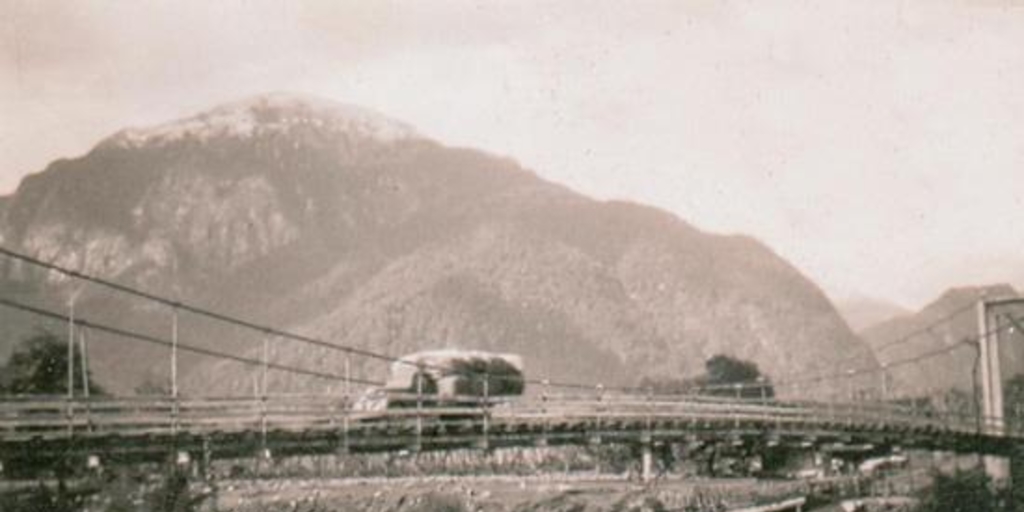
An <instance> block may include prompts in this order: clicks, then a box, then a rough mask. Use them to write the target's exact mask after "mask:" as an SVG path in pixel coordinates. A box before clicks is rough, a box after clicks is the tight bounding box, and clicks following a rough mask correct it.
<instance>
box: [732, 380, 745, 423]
mask: <svg viewBox="0 0 1024 512" xmlns="http://www.w3.org/2000/svg"><path fill="white" fill-rule="evenodd" d="M732 387H733V389H734V390H735V392H736V402H735V403H734V404H733V406H732V415H733V426H734V427H736V428H740V410H741V407H740V405H741V401H742V400H743V384H742V383H739V382H737V383H735V384H733V385H732Z"/></svg>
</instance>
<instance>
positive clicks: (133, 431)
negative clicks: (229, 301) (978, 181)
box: [0, 248, 1024, 478]
mask: <svg viewBox="0 0 1024 512" xmlns="http://www.w3.org/2000/svg"><path fill="white" fill-rule="evenodd" d="M0 256H2V257H5V258H9V259H13V260H16V261H18V262H20V263H21V264H27V265H31V266H35V267H38V268H41V269H43V270H45V271H47V272H53V273H56V274H59V275H61V276H63V277H64V278H67V279H71V280H78V281H83V282H88V283H92V284H95V285H97V286H102V287H105V288H107V289H110V290H113V291H114V292H116V293H119V294H125V295H128V296H131V297H135V298H137V299H140V300H144V301H148V302H152V303H154V304H156V305H158V306H162V307H165V308H167V309H168V310H169V313H170V315H171V318H172V321H171V325H172V328H171V332H170V337H169V338H163V337H158V336H154V335H152V334H146V333H141V332H137V331H133V330H131V329H128V328H125V327H119V326H115V325H109V324H105V323H101V322H97V321H94V320H92V319H89V318H86V317H82V316H81V315H78V316H76V314H75V304H74V299H72V300H71V301H70V303H69V304H68V309H67V311H55V310H52V309H47V308H44V307H42V306H39V305H33V304H27V303H24V302H20V301H17V300H12V299H9V298H0V307H5V308H10V309H13V310H17V311H21V312H23V313H26V314H30V315H36V316H39V317H41V318H47V319H50V320H54V321H60V322H64V323H66V325H67V329H68V333H67V344H68V355H69V357H68V359H67V361H68V367H67V379H68V381H67V384H68V386H67V389H68V394H67V395H66V396H60V397H54V396H47V397H41V396H24V397H23V396H10V397H5V398H4V399H3V400H0V463H2V464H3V467H4V468H10V467H16V466H17V465H18V464H21V463H28V462H29V461H31V462H32V463H33V464H39V463H41V462H42V463H45V462H47V461H52V463H54V464H57V463H59V462H60V461H67V460H90V461H91V460H100V459H103V460H116V461H119V462H122V463H132V462H142V461H160V460H166V459H167V457H168V454H169V453H174V454H178V455H179V456H183V457H184V458H186V459H189V460H196V461H200V462H202V463H209V462H210V461H212V460H214V459H217V458H238V457H246V456H253V455H254V454H269V453H274V454H275V456H276V455H281V456H287V455H300V454H323V453H334V454H348V453H367V452H408V451H427V450H454V449H461V448H479V449H492V448H501V447H518V446H555V445H569V444H576V445H593V444H605V443H608V444H631V445H635V446H637V447H639V448H640V450H639V451H640V454H641V455H640V457H641V459H642V466H643V473H644V474H645V475H648V476H649V474H650V472H651V459H652V449H653V447H656V446H665V445H671V444H673V443H690V444H693V443H704V444H712V445H714V444H723V443H725V444H729V445H733V446H745V447H747V448H748V449H750V450H752V451H758V450H769V449H772V448H775V447H800V448H810V449H814V450H819V451H836V452H841V451H846V452H848V451H850V450H851V449H856V447H860V449H861V450H863V451H864V452H865V453H869V452H871V453H877V452H878V451H879V450H882V451H884V450H888V449H892V448H897V447H898V448H902V449H921V450H932V451H943V452H956V453H973V454H979V455H984V456H987V457H988V458H989V459H988V460H989V461H990V463H988V466H989V469H990V473H993V474H994V475H995V476H996V477H999V478H1005V476H1006V475H1005V473H1006V472H1007V468H1008V466H1007V463H1006V458H1008V457H1017V455H1018V453H1024V452H1021V449H1022V448H1024V422H1020V421H1018V420H1017V418H1015V417H1010V418H1007V417H1005V416H1004V414H1003V404H1002V389H1001V386H1002V378H1001V375H1000V370H999V340H1000V334H1001V333H1004V332H1007V331H1012V330H1014V329H1016V330H1021V329H1020V321H1021V319H1020V318H1016V317H1013V316H1009V315H1001V316H997V313H998V312H999V311H1000V308H1003V307H1005V306H1007V305H1012V304H1016V303H1018V302H1024V301H1021V300H1020V299H1006V300H998V301H981V302H980V303H979V304H977V306H976V307H972V308H973V309H974V310H975V311H976V312H977V319H978V326H979V332H978V335H977V337H975V338H974V339H973V340H968V341H970V342H972V343H961V344H957V345H952V346H949V347H943V348H941V349H938V350H932V351H930V352H926V353H921V354H914V355H912V356H910V357H907V358H905V359H902V360H898V361H893V362H890V363H889V364H888V365H886V366H885V367H881V368H878V367H870V368H860V369H857V368H855V369H848V370H845V371H842V372H836V373H834V374H821V375H806V376H799V377H795V378H790V379H787V380H785V381H778V382H773V383H772V384H771V385H772V386H774V387H775V388H779V387H783V386H807V385H813V384H820V383H823V382H829V381H833V382H834V381H842V380H852V379H853V378H854V377H856V376H858V375H868V374H872V373H879V374H880V377H881V382H882V392H881V396H880V397H879V399H878V400H873V401H867V400H859V401H858V400H829V401H794V400H777V399H775V398H774V397H769V396H768V395H767V394H766V393H765V392H764V390H765V386H766V383H764V382H758V383H747V384H738V385H735V386H733V387H734V388H735V390H736V394H735V396H722V394H721V393H718V394H716V395H715V396H707V395H702V394H700V393H690V394H684V395H667V394H658V393H654V392H652V391H651V390H649V389H636V388H627V387H623V388H615V387H607V388H606V387H604V386H601V385H599V384H593V383H572V382H555V381H551V380H546V379H543V380H529V379H528V380H527V383H528V384H529V385H530V386H531V387H532V388H534V389H536V390H539V392H535V393H532V394H530V395H527V396H523V397H516V398H514V399H510V398H508V397H497V396H495V397H492V396H488V395H487V393H486V391H485V392H484V394H483V395H482V396H464V397H459V396H455V397H448V398H446V399H444V400H440V399H439V398H437V397H436V396H430V395H429V394H426V393H423V391H422V389H420V390H414V391H411V392H409V393H407V395H406V396H403V397H401V398H402V400H401V401H402V403H404V404H407V405H406V406H403V407H401V408H393V409H386V410H380V411H367V410H360V409H359V408H358V407H356V402H357V400H356V397H357V389H356V388H358V387H364V386H380V385H381V384H382V383H381V382H377V381H373V380H370V379H365V378H360V377H356V376H353V375H352V374H351V371H350V369H349V360H350V358H367V359H373V360H377V361H384V362H389V363H395V362H399V363H400V362H401V360H400V359H399V358H397V357H395V356H392V355H388V354H382V353H378V352H374V351H371V350H367V349H362V348H356V347H350V346H345V345H340V344H336V343H332V342H329V341H326V340H322V339H317V338H313V337H309V336H304V335H300V334H296V333H292V332H288V331H285V330H282V329H278V328H275V327H273V326H269V325H260V324H258V323H254V322H251V321H249V320H245V319H240V318H235V317H232V316H228V315H224V314H221V313H218V312H214V311H211V310H208V309H205V308H202V307H198V306H195V305H192V304H187V303H182V302H179V301H175V300H171V299H168V298H166V297H162V296H159V295H155V294H152V293H149V292H146V291H142V290H139V289H135V288H131V287H128V286H125V285H122V284H119V283H116V282H112V281H109V280H106V279H102V278H99V277H95V276H91V275H87V274H84V273H82V272H79V271H76V270H73V269H69V268H65V267H62V266H58V265H55V264H53V263H50V262H46V261H43V260H40V259H37V258H34V257H31V256H28V255H25V254H21V253H18V252H15V251H11V250H9V249H5V248H0ZM969 311H970V309H967V308H964V309H962V310H959V311H955V312H953V313H952V314H951V315H949V316H947V317H946V318H943V319H940V320H939V322H944V321H949V320H950V319H951V318H952V317H954V316H956V315H959V314H965V313H967V312H969ZM183 312H185V313H189V314H193V315H198V316H202V317H205V318H207V319H210V320H213V321H216V322H223V323H226V324H229V325H233V326H236V327H239V328H243V329H249V330H252V331H254V332H256V333H259V334H260V335H261V336H262V339H263V351H262V356H261V357H249V356H244V355H238V354H232V353H227V352H221V351H217V350H215V349H211V348H206V347H203V346H199V345H195V344H189V343H186V342H184V341H183V340H180V339H179V333H178V316H179V314H181V313H183ZM85 332H102V333H106V334H108V335H111V336H117V337H120V338H124V339H127V340H130V341H134V342H139V343H151V344H157V345H162V346H166V347H168V348H169V349H170V354H171V359H170V366H171V371H170V375H171V389H170V391H169V393H168V394H166V395H162V396H148V397H109V396H90V395H89V387H90V386H89V383H88V382H87V376H88V372H87V364H88V363H87V358H86V357H85V355H86V354H87V353H88V349H87V337H86V336H85V335H84V333H85ZM916 334H917V333H911V334H909V335H907V336H906V337H904V338H901V339H898V340H894V341H893V342H892V343H891V345H895V344H900V343H904V342H906V341H907V340H909V339H910V338H912V337H913V336H914V335H916ZM274 337H278V338H284V339H290V340H293V341H296V342H299V343H304V344H308V345H310V346H316V347H320V348H324V349H328V350H333V351H338V352H341V353H342V354H343V355H344V357H345V365H344V372H341V373H332V372H325V371H322V370H314V369H310V368H303V367H298V366H293V365H289V364H284V363H280V362H275V361H273V360H271V359H270V357H269V355H268V354H269V351H268V343H269V340H270V339H271V338H274ZM76 346H78V347H79V348H78V350H80V351H81V354H82V357H79V358H77V361H76V358H75V357H74V353H75V350H76ZM965 346H968V347H969V346H974V347H975V348H977V354H978V358H977V359H978V368H979V369H980V372H979V375H978V380H979V384H980V388H981V389H980V391H981V393H980V395H981V396H980V402H981V407H979V408H978V410H977V411H975V412H973V413H963V412H955V411H954V412H940V411H935V410H932V409H928V408H922V407H918V406H915V405H914V404H907V403H900V402H898V401H895V400H891V399H888V398H890V397H889V395H890V394H891V392H892V391H891V390H890V389H888V387H889V384H888V380H887V378H886V377H887V373H886V372H888V371H891V370H892V368H894V367H896V366H901V365H911V364H916V363H919V362H921V361H924V360H927V359H930V358H932V357H938V356H941V355H944V354H947V353H949V352H952V351H955V350H960V349H962V348H963V347H965ZM179 352H190V353H193V354H197V355H200V356H204V357H212V358H220V359H225V360H231V361H235V362H238V363H242V364H245V365H249V366H252V367H253V368H256V369H258V370H260V371H261V373H262V386H261V389H260V390H259V392H258V393H255V394H254V396H251V397H242V398H239V397H230V398H213V397H183V396H181V394H180V393H179V386H178V382H177V374H178V357H179ZM76 364H80V367H79V368H78V369H76V368H75V365H76ZM271 369H272V370H275V371H281V372H287V373H294V374H298V375H304V376H307V377H311V378H317V379H325V380H330V381H336V382H340V383H342V384H343V389H344V391H343V392H340V393H332V394H322V395H275V394H272V393H269V392H268V390H267V385H266V375H267V372H268V371H269V370H271ZM421 369H422V368H421ZM472 377H474V378H482V379H484V382H485V383H487V382H490V381H491V379H493V378H494V376H488V375H473V376H472ZM76 378H78V379H83V382H82V385H81V387H79V389H81V392H80V393H78V394H76V393H75V389H76V385H75V384H76ZM749 386H755V388H756V387H760V389H761V393H760V396H751V394H750V393H744V392H742V391H744V388H746V387H749ZM484 389H485V390H486V389H487V386H486V384H485V386H484ZM719 391H721V390H719ZM756 394H757V393H754V395H756ZM850 398H852V393H851V397H850Z"/></svg>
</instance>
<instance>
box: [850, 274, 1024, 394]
mask: <svg viewBox="0 0 1024 512" xmlns="http://www.w3.org/2000/svg"><path fill="white" fill-rule="evenodd" d="M1019 296H1020V294H1019V292H1018V291H1017V290H1015V289H1014V288H1013V287H1012V286H1010V285H1007V284H997V285H990V286H970V287H960V288H952V289H950V290H947V291H946V292H945V293H943V294H942V296H940V297H939V298H937V299H936V300H935V301H933V302H931V303H929V304H928V305H927V306H925V307H924V308H923V309H921V311H918V312H915V313H909V314H906V315H903V316H899V317H896V318H893V319H890V320H888V321H885V322H882V323H880V324H877V325H874V326H872V327H869V328H868V329H866V330H864V331H862V332H861V336H862V337H863V338H864V340H865V341H867V343H869V344H870V345H871V347H872V349H873V350H874V351H875V356H876V357H877V358H878V361H879V362H880V363H881V364H882V365H883V366H887V365H892V364H893V363H894V362H897V361H901V360H907V359H911V358H915V357H917V356H920V355H921V354H930V353H937V355H935V356H934V357H928V358H927V359H925V360H922V361H920V362H917V363H915V364H913V365H900V366H898V367H893V368H891V369H890V370H889V373H890V376H891V378H892V379H893V386H892V387H893V392H894V393H895V394H899V395H904V396H911V395H917V396H923V395H928V394H941V393H943V392H945V391H947V390H949V389H959V390H960V391H965V392H970V391H972V390H973V386H974V384H973V379H974V375H973V368H974V364H975V358H976V357H977V348H976V343H975V340H976V339H977V337H978V336H979V330H978V315H977V309H976V306H977V304H978V301H979V300H981V299H983V298H987V299H997V298H1008V297H1019ZM1020 313H1021V314H1024V311H1021V312H1020ZM1002 336H1003V338H1002V339H1003V341H1002V342H1001V343H1000V345H1001V347H1003V349H1002V351H1001V355H1002V357H1001V359H1002V366H1003V376H1004V377H1006V378H1009V377H1010V376H1012V375H1014V374H1016V373H1020V372H1024V353H1022V352H1021V351H1020V350H1015V349H1014V347H1015V345H1019V343H1013V341H1012V340H1010V339H1009V338H1008V337H1007V336H1019V334H1007V333H1003V334H1002ZM945 349H949V351H948V352H943V351H944V350H945Z"/></svg>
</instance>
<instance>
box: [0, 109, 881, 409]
mask: <svg viewBox="0 0 1024 512" xmlns="http://www.w3.org/2000/svg"><path fill="white" fill-rule="evenodd" d="M0 208H2V214H0V236H2V238H3V244H4V246H6V247H9V248H12V249H15V250H18V251H23V252H26V253H28V254H31V255H34V256H37V257H39V258H42V259H45V260H47V261H53V262H56V263H59V264H61V265H66V266H69V267H72V268H75V269H80V270H82V271H85V272H88V273H92V274H96V275H101V276H105V277H107V278H109V279H113V280H116V281H117V282H120V283H124V284H127V285H130V286H136V287H139V288H143V289H145V290H148V291H151V292H153V293H155V294H158V295H163V296H168V297H172V298H177V299H180V300H182V301H187V302H190V303H195V304H200V305H203V306H205V307H209V308H211V309H214V310H216V311H220V312H224V313H227V314H232V315H237V316H240V317H243V318H247V319H252V320H254V321H258V322H260V323H264V324H271V325H275V326H284V327H286V328H288V329H290V330H293V331H297V332H301V333H305V334H308V335H311V336H316V337H320V338H323V339H326V340H330V341H331V342H332V343H338V344H347V345H352V346H356V347H361V348H367V349H372V350H375V351H380V352H386V353H389V354H405V353H409V352H413V351H416V350H419V349H427V348H467V349H497V350H501V351H506V352H516V353H519V354H522V355H523V356H524V358H525V362H526V369H527V374H528V376H529V377H533V378H545V377H548V378H552V379H553V380H569V381H581V382H592V383H597V382H603V383H606V384H608V385H612V384H634V383H636V382H637V381H639V379H640V378H641V377H643V376H693V375H695V374H697V373H699V372H700V371H701V370H702V367H703V363H704V361H705V360H706V359H707V358H709V357H710V356H712V355H714V354H718V353H722V354H729V355H734V356H737V357H741V358H744V359H749V360H752V361H755V362H757V364H758V365H759V366H760V367H761V369H762V370H764V371H765V372H766V373H767V374H768V375H769V376H771V377H772V378H774V379H775V380H780V379H785V378H788V377H792V376H798V375H801V376H802V375H806V374H808V373H822V372H832V371H834V370H835V369H837V368H841V367H845V365H855V366H865V365H869V366H870V365H873V364H876V363H875V361H874V358H873V356H872V354H871V351H870V349H869V347H868V346H867V345H865V344H864V343H862V342H861V341H860V340H859V339H858V338H857V337H856V336H855V335H854V334H853V333H852V332H851V331H850V330H849V329H848V328H847V326H846V324H845V323H844V322H843V320H842V319H841V318H840V317H839V316H838V314H837V313H836V311H835V309H834V308H833V307H832V305H831V303H830V302H829V301H828V299H827V298H826V297H825V296H824V294H823V293H822V292H821V291H820V290H819V289H818V288H817V287H816V286H815V285H814V284H813V283H811V282H809V281H808V280H807V279H806V278H805V277H803V276H802V275H801V274H800V273H799V272H798V271H797V270H796V269H794V268H793V267H792V266H791V265H789V264H788V263H787V262H786V261H784V260H782V259H781V258H779V257H778V256H777V255H775V254H774V253H773V252H772V251H771V250H769V249H768V248H767V247H765V246H764V245H762V244H761V243H759V242H757V241H756V240H754V239H752V238H749V237H744V236H721V235H715V234H709V233H705V232H702V231H700V230H699V229H697V228H695V227H693V226H691V225H689V224H687V223H686V222H684V221H682V220H680V219H678V218H676V217H674V216H673V215H670V214H668V213H666V212H664V211H660V210H657V209H654V208H649V207H645V206H641V205H637V204H632V203H627V202H620V201H610V202H600V201H595V200H592V199H589V198H587V197H584V196H582V195H580V194H577V193H575V192H573V191H571V190H569V189H567V188H565V187H563V186H560V185H557V184H553V183H550V182H547V181H544V180H542V179H540V178H539V177H537V176H536V175H535V174H533V173H532V172H530V171H528V170H526V169H523V168H522V167H520V166H519V165H518V164H517V163H515V162H513V161H511V160H508V159H504V158H498V157H495V156H492V155H488V154H485V153H482V152H479V151H475V150H472V149H466V148H453V147H447V146H444V145H443V144H441V143H439V142H437V141H434V140H432V139H430V138H428V137H425V136H423V135H421V134H419V133H418V132H417V131H416V130H415V129H413V128H411V127H409V126H408V125H406V124H404V123H401V122H398V121H394V120H391V119H389V118H386V117H384V116H382V115H380V114H377V113H374V112H371V111H368V110H365V109H361V108H358V107H353V106H346V105H341V104H338V103H334V102H330V101H327V100H322V99H318V98H310V97H306V96H301V95H293V94H284V93H278V94H271V95H264V96H259V97H255V98H249V99H246V100H243V101H239V102H235V103H231V104H227V105H223V106H220V107H217V108H214V109H212V110H210V111H207V112H204V113H200V114H198V115H195V116H192V117H189V118H186V119H182V120H177V121H172V122H169V123H166V124H163V125H159V126H155V127H148V128H133V129H127V130H123V131H121V132H118V133H116V134H114V135H112V136H111V137H109V138H107V139H105V140H103V141H101V142H100V143H99V144H98V145H97V146H96V147H95V148H94V149H92V150H91V151H90V152H89V153H88V154H86V155H84V156H81V157H78V158H73V159H65V160H58V161H56V162H53V163H52V164H51V165H49V166H48V167H47V168H46V169H45V170H44V171H43V172H40V173H38V174H34V175H31V176H29V177H27V178H26V179H25V180H24V181H23V182H22V183H21V184H20V186H19V188H18V189H17V191H16V192H15V193H14V194H13V195H12V196H10V197H7V198H4V199H3V200H2V202H0ZM0 279H3V287H2V288H0V289H2V290H3V292H0V293H3V294H4V295H8V294H10V293H13V291H15V290H17V291H18V293H19V295H18V296H19V297H20V300H23V301H33V303H41V304H45V305H49V306H50V307H54V308H65V307H66V306H65V304H66V303H67V301H68V298H69V297H71V296H72V295H73V294H77V297H78V298H77V299H76V301H75V303H76V312H78V314H79V315H85V316H87V317H89V318H93V319H97V320H103V321H107V322H110V323H113V324H116V325H120V326H125V327H129V328H134V329H138V330H141V331H144V332H149V333H153V334H154V335H158V336H162V337H164V338H167V337H169V335H170V328H171V327H170V326H171V316H172V313H171V311H170V310H169V308H167V307H158V306H154V305H152V304H147V303H145V302H143V301H140V300H137V299H126V298H124V297H123V296H118V295H117V294H113V293H111V292H109V291H107V290H103V289H102V288H98V287H96V286H82V284H81V283H76V282H72V281H71V280H68V279H66V278H60V277H59V276H55V275H52V274H46V273H44V272H41V271H38V270H34V269H31V268H29V267H27V266H26V265H23V264H14V263H12V262H11V261H4V260H3V259H0ZM0 309H3V308H0ZM7 314H11V313H10V312H7ZM15 316H17V317H18V318H20V319H21V320H19V321H17V322H12V323H11V324H10V325H17V326H18V327H17V329H20V331H19V332H23V331H24V330H25V329H30V328H34V326H36V325H37V324H39V321H37V320H34V319H31V318H29V317H27V316H26V315H24V314H21V313H18V314H16V315H15ZM178 321H179V332H180V333H181V337H182V340H183V341H184V342H188V343H192V344H196V345H200V346H204V347H214V348H216V349H217V350H222V351H227V352H231V353H235V354H246V355H249V356H252V357H256V358H258V357H259V356H260V354H261V346H262V343H263V338H264V336H265V335H264V334H262V333H258V332H246V331H244V330H242V329H239V328H234V327H225V326H221V325H217V324H216V323H214V322H211V321H209V320H204V319H200V318H196V317H194V316H193V315H189V314H185V313H181V314H180V315H179V320H178ZM44 327H47V328H50V329H61V330H59V331H57V332H63V329H65V327H64V326H61V325H48V326H45V325H44ZM10 329H14V328H13V327H12V328H9V330H10ZM0 334H2V333H0ZM89 335H90V347H91V348H90V356H91V357H92V359H91V360H92V361H93V365H94V370H95V371H94V373H95V375H97V376H98V378H99V379H100V380H101V381H102V384H103V385H104V386H105V387H107V388H108V389H113V390H115V391H122V392H124V391H130V390H131V389H132V388H133V387H134V386H136V385H137V384H138V383H139V382H140V381H143V380H152V381H162V380H163V379H165V378H166V375H167V373H168V370H167V368H168V365H169V363H168V351H167V350H166V349H165V348H163V347H158V346H149V345H145V344H139V343H132V342H127V341H123V340H118V339H116V338H114V337H111V336H105V335H102V333H95V332H94V333H89ZM15 339H16V335H15V334H14V333H10V332H9V333H7V337H6V339H5V340H4V343H6V345H7V346H8V347H9V346H10V345H11V344H12V343H13V342H14V340H15ZM268 344H269V346H270V356H271V357H272V359H273V360H274V361H275V362H278V363H282V364H293V365H297V366H302V367H304V368H311V369H321V370H328V371H331V372H334V373H340V372H341V371H342V368H343V367H344V361H343V359H344V355H343V354H342V353H340V352H338V351H333V350H327V349H322V348H316V347H311V346H309V345H302V344H299V343H297V342H293V341H288V340H285V339H280V338H273V339H269V340H268ZM8 350H9V349H8ZM179 367H180V368H181V372H182V375H183V378H182V379H181V380H182V386H183V389H184V390H185V392H186V393H198V392H202V393H205V394H208V393H212V392H217V393H251V392H252V389H253V385H254V384H253V383H254V382H255V380H254V379H256V377H257V375H258V373H259V372H258V371H256V370H255V369H254V368H247V367H244V366H243V365H241V364H240V363H235V362H223V361H211V360H209V358H205V359H204V358H201V357H196V356H183V358H182V359H181V362H180V364H179ZM352 368H353V374H354V375H356V376H361V377H366V378H373V379H381V378H383V376H384V375H383V374H384V371H385V366H384V365H383V363H380V362H375V361H372V360H371V361H367V360H365V359H364V358H355V359H353V360H352ZM270 383H271V389H272V391H281V390H306V391H311V390H319V389H323V383H317V382H315V381H312V380H310V379H309V378H306V377H295V376H292V375H287V374H285V373H284V372H280V371H272V372H271V376H270ZM338 387H339V386H338V385H337V384H334V385H333V389H337V388H338ZM827 390H828V386H819V387H816V388H815V389H813V390H807V389H803V390H793V392H796V393H801V394H804V395H807V394H810V393H821V392H826V391H827ZM781 392H782V393H787V391H786V390H784V389H783V390H781Z"/></svg>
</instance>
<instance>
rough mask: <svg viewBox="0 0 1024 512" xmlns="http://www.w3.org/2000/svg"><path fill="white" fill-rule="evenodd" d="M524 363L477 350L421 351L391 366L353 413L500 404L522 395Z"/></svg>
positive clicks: (512, 355) (510, 356) (518, 357)
mask: <svg viewBox="0 0 1024 512" xmlns="http://www.w3.org/2000/svg"><path fill="white" fill-rule="evenodd" d="M525 388H526V381H525V378H524V376H523V359H522V357H520V356H519V355H516V354H502V353H495V352H485V351H481V350H457V349H443V350H425V351H421V352H416V353H413V354H409V355H406V356H403V357H401V358H400V359H398V360H396V361H394V362H392V363H391V367H390V368H389V371H388V378H387V380H386V382H385V384H384V386H383V387H382V388H373V389H369V390H367V391H366V392H365V393H363V395H362V396H360V397H359V399H358V400H357V401H356V403H355V404H354V409H355V410H356V411H364V412H369V411H384V410H388V409H397V408H408V407H416V406H417V405H420V406H425V407H436V406H458V405H460V404H466V405H468V404H473V405H475V406H478V405H480V404H483V405H488V406H489V405H493V404H496V403H501V402H502V401H504V400H507V399H509V398H510V397H516V396H520V395H522V394H523V391H524V390H525Z"/></svg>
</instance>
